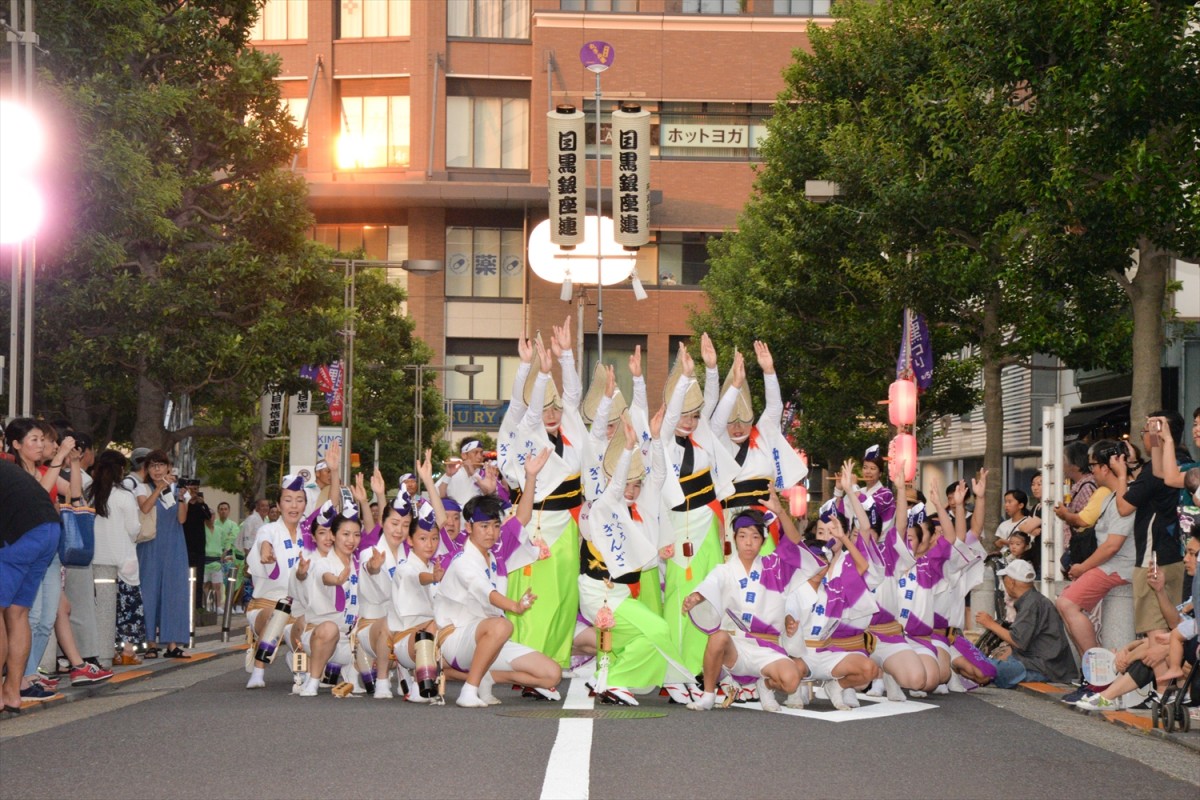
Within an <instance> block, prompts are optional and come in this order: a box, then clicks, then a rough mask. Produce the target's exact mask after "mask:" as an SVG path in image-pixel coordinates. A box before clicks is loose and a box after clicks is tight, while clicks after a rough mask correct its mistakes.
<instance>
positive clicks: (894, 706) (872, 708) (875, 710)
mask: <svg viewBox="0 0 1200 800" xmlns="http://www.w3.org/2000/svg"><path fill="white" fill-rule="evenodd" d="M814 691H815V692H816V695H817V697H818V698H819V699H818V701H817V702H819V703H820V706H821V707H822V708H829V709H830V710H829V711H814V710H813V709H812V708H788V707H787V706H784V707H782V708H780V709H779V711H776V712H771V713H776V714H786V715H788V716H791V717H808V718H809V719H819V720H821V721H823V722H858V721H860V720H864V719H882V718H883V717H894V716H897V715H899V714H915V713H917V712H918V711H928V710H929V709H931V708H937V706H935V705H933V704H931V703H918V702H916V701H914V700H906V701H904V702H903V703H895V702H892V701H891V700H888V699H887V698H885V697H868V696H867V695H865V694H862V693H861V692H858V693H857V695H858V700H859V702H860V703H862V705H861V706H859V707H858V708H852V709H850V710H849V711H838V710H837V709H836V708H832V707H831V706H829V705H827V700H825V699H824V698H825V689H824V688H823V687H821V686H817V687H815V689H814ZM730 708H744V709H749V710H750V711H762V710H763V707H762V704H761V703H759V702H758V701H755V702H753V703H734V704H733V705H732V706H730Z"/></svg>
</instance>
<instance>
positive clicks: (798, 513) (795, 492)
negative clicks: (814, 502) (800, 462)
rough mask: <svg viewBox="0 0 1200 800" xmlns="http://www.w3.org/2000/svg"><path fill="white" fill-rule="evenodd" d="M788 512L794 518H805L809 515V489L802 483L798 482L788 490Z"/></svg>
mask: <svg viewBox="0 0 1200 800" xmlns="http://www.w3.org/2000/svg"><path fill="white" fill-rule="evenodd" d="M787 496H788V513H789V514H791V515H792V517H793V518H796V519H803V518H804V517H807V516H808V489H807V487H805V485H804V484H802V483H797V484H796V485H795V486H793V487H792V488H791V489H789V490H788V493H787Z"/></svg>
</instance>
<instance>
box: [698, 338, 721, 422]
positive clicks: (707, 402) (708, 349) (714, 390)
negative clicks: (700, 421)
mask: <svg viewBox="0 0 1200 800" xmlns="http://www.w3.org/2000/svg"><path fill="white" fill-rule="evenodd" d="M700 357H701V358H702V359H703V360H704V408H703V410H702V411H701V412H700V413H701V415H702V416H703V417H704V419H708V418H710V417H711V416H712V415H713V412H714V411H716V410H717V401H718V400H719V399H720V394H721V373H719V372H718V371H717V348H715V347H713V343H712V339H710V338H708V334H707V333H702V334H700Z"/></svg>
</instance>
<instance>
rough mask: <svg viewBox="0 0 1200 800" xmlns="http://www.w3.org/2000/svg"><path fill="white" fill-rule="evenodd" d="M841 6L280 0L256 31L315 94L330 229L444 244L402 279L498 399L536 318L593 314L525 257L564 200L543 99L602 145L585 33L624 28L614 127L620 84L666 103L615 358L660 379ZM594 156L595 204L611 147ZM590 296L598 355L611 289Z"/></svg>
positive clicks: (442, 359)
mask: <svg viewBox="0 0 1200 800" xmlns="http://www.w3.org/2000/svg"><path fill="white" fill-rule="evenodd" d="M814 13H815V14H816V15H817V16H815V17H814V16H813V14H814ZM828 13H829V2H828V0H824V1H823V0H336V1H334V0H267V2H266V6H265V9H264V14H263V17H262V20H261V21H260V23H259V26H258V29H257V30H256V32H255V36H254V39H255V45H256V46H257V47H259V48H261V49H263V50H266V51H270V52H273V53H276V54H278V55H279V56H280V58H281V59H282V73H281V76H280V82H281V84H282V86H281V89H282V93H283V95H284V98H285V102H287V103H288V105H289V107H290V109H291V111H292V113H293V114H294V116H295V117H296V119H297V120H298V121H299V120H301V119H303V118H304V117H305V112H307V132H306V133H307V140H306V146H305V149H304V151H303V152H302V153H301V156H300V158H299V159H298V163H297V169H298V170H299V171H300V172H301V174H303V175H304V177H305V178H306V179H307V181H308V183H309V186H310V191H311V207H312V210H313V212H314V214H315V215H316V218H317V227H316V230H315V236H316V237H317V238H318V239H320V240H321V241H324V242H326V243H328V244H331V245H333V246H335V247H338V248H339V249H342V250H350V249H354V248H356V247H358V246H360V245H362V246H364V247H365V249H366V252H367V257H368V258H373V259H388V260H403V259H406V258H411V259H437V260H441V261H443V262H444V263H445V269H444V271H443V273H442V274H438V275H434V276H432V277H416V276H413V275H408V274H407V273H404V272H403V271H401V270H394V271H393V275H392V278H393V279H394V280H396V281H398V282H401V283H404V284H405V285H406V286H407V288H408V291H409V295H410V300H409V309H408V310H409V313H410V314H411V315H412V317H413V318H414V320H415V321H416V323H417V332H418V334H419V335H420V336H421V338H422V339H423V340H424V341H426V342H427V343H428V344H429V345H430V346H431V347H432V348H433V350H434V351H435V353H436V355H435V359H434V363H445V364H460V363H478V364H482V365H483V366H484V367H485V369H484V370H483V372H481V373H480V374H479V375H478V376H475V377H473V378H468V377H466V376H462V375H458V374H454V373H450V374H447V375H445V381H446V385H445V392H446V395H447V397H449V398H453V399H455V400H474V401H480V402H482V403H484V404H487V403H493V404H494V403H496V402H497V401H499V402H502V401H504V400H505V399H507V396H508V392H509V387H510V386H511V375H512V374H513V370H514V369H515V365H516V360H517V359H516V339H517V337H518V336H519V335H520V334H521V333H522V332H523V331H524V332H526V333H532V332H533V330H535V329H537V328H543V329H547V330H548V328H549V325H550V324H551V323H552V322H561V321H562V320H564V319H565V318H567V317H568V316H570V317H571V320H572V326H573V328H574V326H575V324H576V310H577V306H576V305H575V304H567V303H564V302H563V301H562V300H561V299H560V297H559V295H560V289H561V287H560V286H559V285H557V284H552V283H548V282H546V281H544V280H542V279H540V278H538V277H536V276H535V275H534V274H533V273H532V271H531V270H528V269H526V259H525V244H526V241H527V237H528V234H529V231H530V230H532V229H533V227H534V226H535V225H536V224H537V223H539V222H540V221H542V220H543V219H545V218H546V216H547V198H548V192H547V188H546V183H547V182H546V168H545V164H546V141H545V140H546V112H547V111H548V110H550V109H552V108H553V107H554V106H555V105H556V104H561V103H569V104H572V105H574V106H576V107H577V108H580V109H582V110H584V111H585V112H588V114H589V116H588V138H589V144H588V153H589V155H592V154H593V153H594V147H595V143H594V138H595V137H594V133H593V127H592V126H593V124H594V123H593V119H594V99H593V98H594V91H595V79H594V76H593V74H592V73H590V72H587V71H586V70H585V69H584V67H583V66H582V65H581V63H580V60H579V51H580V48H581V47H582V46H583V45H584V44H585V43H586V42H589V41H594V40H601V41H604V42H608V43H609V44H611V45H612V46H613V48H614V49H615V59H614V62H613V66H612V68H611V69H609V70H608V71H607V72H606V73H604V75H603V79H602V89H603V95H602V100H601V103H600V106H601V114H602V117H603V125H602V128H601V139H602V143H603V141H604V140H605V139H606V137H607V118H608V114H609V112H611V111H612V110H613V109H614V108H615V107H616V105H617V103H619V102H622V101H628V102H636V103H639V104H640V105H641V106H642V107H643V108H644V109H646V110H648V111H650V112H651V113H652V114H653V117H652V136H653V140H654V146H653V149H652V164H651V185H652V189H653V192H654V196H653V203H654V204H653V206H652V209H651V214H650V227H651V229H652V231H653V234H652V239H651V243H650V245H649V246H648V247H645V248H643V249H642V250H641V251H640V253H639V256H638V261H637V270H638V275H639V277H640V279H641V281H642V283H643V284H644V285H645V287H646V290H647V293H648V295H649V296H648V298H647V299H646V300H644V301H641V302H638V301H635V298H634V296H633V292H632V290H631V288H630V285H629V284H628V283H626V284H624V285H618V286H614V287H606V288H605V290H604V295H603V303H604V360H605V361H606V362H608V363H613V364H616V365H617V367H618V370H619V374H620V376H621V383H622V384H624V387H625V391H626V392H627V393H628V391H629V387H630V383H629V376H628V374H627V367H626V361H627V359H626V356H627V355H628V354H629V353H631V352H632V351H633V348H634V346H635V345H637V344H641V345H642V348H643V351H644V352H645V354H646V359H645V363H646V367H647V379H648V381H649V384H650V392H651V396H652V397H657V396H661V394H660V393H661V391H662V386H663V382H664V380H665V377H666V373H667V370H668V365H669V354H670V352H671V351H672V349H673V347H674V344H675V342H676V341H678V340H679V339H680V338H686V337H688V336H689V335H690V329H689V327H688V324H687V318H688V314H689V313H690V309H692V308H696V307H699V306H701V305H702V304H703V302H704V297H703V293H702V292H701V291H700V290H699V287H698V282H699V280H700V279H701V278H702V277H703V275H704V274H705V272H706V271H707V264H706V258H707V256H706V248H705V242H706V240H707V239H708V237H710V236H713V235H719V234H720V233H721V232H722V231H724V230H727V229H729V228H731V227H733V226H734V225H735V224H736V220H737V214H738V211H739V209H740V208H741V207H742V205H743V204H744V203H745V201H746V199H747V198H748V197H749V194H750V191H751V187H752V181H753V176H754V173H753V165H754V163H755V161H756V160H757V158H758V153H757V150H756V149H755V145H756V144H757V142H758V140H759V138H760V137H761V136H762V135H763V134H764V132H765V129H764V127H763V123H764V121H765V119H766V117H767V116H768V115H769V114H770V109H771V104H772V102H773V101H774V99H775V96H776V94H777V93H778V92H779V91H780V90H781V89H782V87H783V80H782V76H781V73H782V71H783V69H784V68H785V67H786V66H787V64H788V63H789V62H790V61H791V58H792V52H793V50H794V49H795V48H802V47H806V46H807V29H808V26H809V25H812V24H820V23H822V22H824V21H828ZM310 93H311V102H309V99H308V98H309V97H310ZM607 151H608V148H607V147H603V153H604V155H605V161H604V163H603V165H602V168H601V173H602V175H603V177H604V182H605V191H604V195H603V200H604V207H605V210H606V213H608V209H609V207H610V206H609V203H608V191H607V188H608V187H607V185H608V183H609V176H608V172H609V164H608V162H607ZM592 157H593V158H594V156H592ZM587 175H588V179H587V180H588V184H587V185H588V189H589V191H588V193H587V198H588V203H589V205H594V198H595V185H596V183H595V168H594V161H593V160H589V162H588V168H587ZM580 294H581V293H580V291H579V290H578V289H577V291H576V298H578V297H579V296H580ZM582 296H583V298H584V300H585V303H586V304H587V305H586V306H585V312H584V314H583V318H584V327H585V331H586V337H585V339H586V342H585V344H586V349H587V360H588V362H589V363H591V362H594V360H595V357H596V356H595V347H596V341H595V340H596V336H595V331H596V308H595V302H596V291H595V288H594V287H588V288H587V289H586V290H585V291H583V292H582ZM471 419H472V416H471V415H467V416H465V417H464V416H463V415H461V414H460V415H459V420H458V422H459V425H460V426H462V425H463V424H465V423H467V424H469V422H470V420H471Z"/></svg>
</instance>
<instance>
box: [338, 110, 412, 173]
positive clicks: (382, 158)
mask: <svg viewBox="0 0 1200 800" xmlns="http://www.w3.org/2000/svg"><path fill="white" fill-rule="evenodd" d="M408 113H409V98H408V97H407V95H397V96H393V97H343V98H342V132H341V135H340V136H339V137H338V144H337V164H338V167H339V168H340V169H344V170H350V169H377V168H380V167H407V166H408V164H409V149H408V143H409V117H408Z"/></svg>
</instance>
